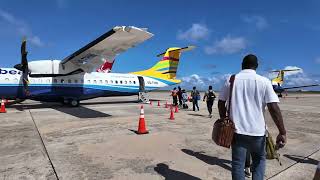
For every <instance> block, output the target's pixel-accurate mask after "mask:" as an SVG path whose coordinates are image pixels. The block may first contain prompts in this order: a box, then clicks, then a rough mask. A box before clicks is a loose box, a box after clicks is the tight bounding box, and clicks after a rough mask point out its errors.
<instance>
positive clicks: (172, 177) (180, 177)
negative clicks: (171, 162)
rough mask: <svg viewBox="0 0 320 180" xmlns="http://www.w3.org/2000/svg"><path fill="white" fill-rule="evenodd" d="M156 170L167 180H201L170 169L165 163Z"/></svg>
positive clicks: (160, 164)
mask: <svg viewBox="0 0 320 180" xmlns="http://www.w3.org/2000/svg"><path fill="white" fill-rule="evenodd" d="M154 170H155V171H156V172H157V173H158V174H160V175H162V176H163V177H164V178H165V179H166V180H200V178H197V177H195V176H191V175H190V174H187V173H184V172H180V171H177V170H173V169H170V168H169V166H168V165H167V164H164V163H159V164H157V166H156V167H154Z"/></svg>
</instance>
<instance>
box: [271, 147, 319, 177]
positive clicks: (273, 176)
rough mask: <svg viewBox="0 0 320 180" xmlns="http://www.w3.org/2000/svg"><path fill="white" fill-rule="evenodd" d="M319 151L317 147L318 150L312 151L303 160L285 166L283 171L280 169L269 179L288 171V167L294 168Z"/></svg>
mask: <svg viewBox="0 0 320 180" xmlns="http://www.w3.org/2000/svg"><path fill="white" fill-rule="evenodd" d="M319 151H320V149H317V150H316V151H314V152H312V153H311V154H309V155H308V156H306V157H304V158H303V159H301V160H299V161H297V162H295V163H293V164H291V165H290V166H288V167H287V168H285V169H284V170H282V171H280V172H278V173H276V174H274V175H273V176H271V177H269V178H267V179H271V178H274V177H276V176H278V175H279V174H281V173H283V172H284V171H286V170H288V169H290V168H292V167H293V166H295V165H297V164H300V163H301V162H302V161H304V160H306V159H308V158H310V156H312V155H314V154H315V153H317V152H319Z"/></svg>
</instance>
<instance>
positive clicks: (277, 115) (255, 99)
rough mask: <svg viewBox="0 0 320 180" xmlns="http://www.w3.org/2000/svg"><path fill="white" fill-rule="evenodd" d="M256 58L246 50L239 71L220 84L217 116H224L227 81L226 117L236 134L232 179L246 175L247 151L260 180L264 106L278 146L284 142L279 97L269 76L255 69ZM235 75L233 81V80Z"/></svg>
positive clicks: (262, 171)
mask: <svg viewBox="0 0 320 180" xmlns="http://www.w3.org/2000/svg"><path fill="white" fill-rule="evenodd" d="M257 68H258V59H257V57H256V56H255V55H252V54H249V55H247V56H245V57H244V59H243V61H242V71H240V72H239V73H238V74H236V75H235V76H231V78H230V80H227V81H226V83H225V85H224V86H223V87H222V90H221V93H220V95H219V102H218V108H219V114H220V118H221V119H224V118H226V111H227V109H226V101H227V100H228V99H229V91H230V83H229V82H233V88H232V91H231V93H230V94H231V95H230V96H231V97H232V98H231V101H230V103H231V108H230V114H229V118H230V119H231V120H232V121H233V122H234V125H235V134H234V136H233V142H232V145H231V147H232V179H233V180H238V179H239V180H244V179H245V173H244V168H245V160H246V152H247V151H249V152H250V155H251V159H252V166H251V167H252V178H253V179H255V180H263V179H264V173H265V163H266V150H265V146H266V123H265V120H264V111H265V107H266V106H267V107H268V110H269V112H270V114H271V117H272V119H273V121H274V123H275V124H276V126H277V128H278V130H279V134H278V136H277V138H276V143H277V146H278V147H280V148H281V147H283V146H284V145H285V144H286V142H287V138H286V129H285V127H284V123H283V119H282V114H281V111H280V108H279V106H278V102H279V98H278V96H277V95H276V93H275V92H274V90H273V88H272V84H271V82H270V80H269V79H267V78H265V77H262V76H260V75H258V74H257V73H256V69H257ZM233 79H234V81H233Z"/></svg>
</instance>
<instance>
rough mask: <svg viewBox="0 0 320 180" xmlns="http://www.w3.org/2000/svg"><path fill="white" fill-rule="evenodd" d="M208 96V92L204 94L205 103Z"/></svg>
mask: <svg viewBox="0 0 320 180" xmlns="http://www.w3.org/2000/svg"><path fill="white" fill-rule="evenodd" d="M207 96H208V94H207V92H205V93H204V96H203V101H205V100H206V97H207Z"/></svg>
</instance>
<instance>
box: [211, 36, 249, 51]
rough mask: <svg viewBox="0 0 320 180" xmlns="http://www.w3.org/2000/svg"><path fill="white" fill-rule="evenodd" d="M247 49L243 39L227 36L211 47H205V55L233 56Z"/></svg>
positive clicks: (245, 41)
mask: <svg viewBox="0 0 320 180" xmlns="http://www.w3.org/2000/svg"><path fill="white" fill-rule="evenodd" d="M246 47H247V40H246V39H245V38H244V37H231V36H227V37H225V38H223V39H221V40H220V41H216V42H215V43H214V44H213V45H212V46H207V47H205V52H206V53H207V54H234V53H237V52H239V51H241V50H244V49H245V48H246Z"/></svg>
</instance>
